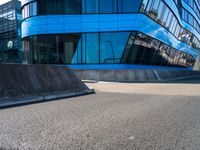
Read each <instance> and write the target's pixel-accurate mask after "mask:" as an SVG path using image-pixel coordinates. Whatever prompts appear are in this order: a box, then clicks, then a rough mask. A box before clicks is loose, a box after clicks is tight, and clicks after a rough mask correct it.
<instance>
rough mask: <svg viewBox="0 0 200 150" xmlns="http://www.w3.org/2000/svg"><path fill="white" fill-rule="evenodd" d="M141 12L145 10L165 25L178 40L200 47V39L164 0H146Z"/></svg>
mask: <svg viewBox="0 0 200 150" xmlns="http://www.w3.org/2000/svg"><path fill="white" fill-rule="evenodd" d="M141 12H144V13H145V14H146V15H148V16H149V17H151V18H152V19H153V20H155V21H156V22H158V23H159V24H160V25H162V26H163V27H165V28H166V29H167V30H168V31H170V32H171V33H172V34H173V35H174V36H175V37H176V38H177V39H178V40H180V41H182V42H185V43H187V44H188V45H190V46H192V47H194V48H197V49H200V41H199V39H198V38H197V37H196V36H194V34H192V33H191V32H189V31H187V30H185V29H184V28H183V27H182V26H181V25H180V23H179V21H178V19H177V18H176V16H175V15H174V13H173V12H172V10H171V9H170V8H169V7H168V6H167V5H166V4H165V3H164V2H163V1H162V0H156V1H154V0H149V1H147V0H144V1H143V4H142V7H141ZM191 22H192V21H191ZM193 23H194V22H193ZM196 25H197V24H196ZM198 27H199V25H198Z"/></svg>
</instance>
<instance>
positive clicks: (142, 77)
mask: <svg viewBox="0 0 200 150" xmlns="http://www.w3.org/2000/svg"><path fill="white" fill-rule="evenodd" d="M75 72H76V74H77V76H78V77H79V78H80V79H82V80H85V81H96V82H99V81H106V82H158V81H170V80H180V79H186V78H192V77H200V72H199V71H192V70H75Z"/></svg>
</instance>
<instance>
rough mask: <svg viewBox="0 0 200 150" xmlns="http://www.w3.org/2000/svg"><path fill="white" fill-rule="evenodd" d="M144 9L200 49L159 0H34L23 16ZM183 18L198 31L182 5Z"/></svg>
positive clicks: (177, 36) (25, 7) (27, 6)
mask: <svg viewBox="0 0 200 150" xmlns="http://www.w3.org/2000/svg"><path fill="white" fill-rule="evenodd" d="M139 9H140V12H143V13H145V14H147V15H148V16H149V17H151V18H152V19H154V20H155V21H156V22H158V23H159V24H160V25H162V26H163V27H165V28H166V29H167V30H168V31H170V32H171V33H172V34H173V35H174V36H175V37H176V38H177V39H178V40H180V41H182V42H185V43H187V44H188V45H190V46H192V47H194V48H197V49H200V41H199V39H198V38H197V37H196V36H194V35H193V34H192V33H191V32H189V31H187V30H185V29H184V28H183V27H181V25H180V23H179V22H178V19H177V18H176V17H175V15H174V14H173V12H172V11H171V10H170V8H169V7H168V6H167V5H166V4H165V3H164V2H163V1H162V0H156V1H155V0H137V1H133V0H73V1H72V0H59V1H56V0H37V1H33V2H31V3H29V4H27V5H25V6H23V8H22V16H23V18H27V17H31V16H36V15H49V14H54V15H55V14H99V13H101V14H104V13H107V14H108V13H134V12H139ZM181 10H182V12H181V13H182V18H183V20H185V21H186V22H188V23H189V24H190V25H191V26H193V27H194V28H195V29H196V30H197V32H200V25H199V24H198V22H197V21H196V19H195V18H194V17H193V16H192V15H191V14H190V13H189V12H188V11H186V10H185V9H183V8H182V9H181Z"/></svg>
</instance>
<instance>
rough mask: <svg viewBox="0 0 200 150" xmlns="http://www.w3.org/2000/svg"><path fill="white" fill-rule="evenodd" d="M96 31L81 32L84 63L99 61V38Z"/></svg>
mask: <svg viewBox="0 0 200 150" xmlns="http://www.w3.org/2000/svg"><path fill="white" fill-rule="evenodd" d="M98 37H99V36H98V33H90V34H83V36H82V51H83V53H82V60H83V63H85V64H92V63H93V64H95V63H96V64H97V63H99V38H98Z"/></svg>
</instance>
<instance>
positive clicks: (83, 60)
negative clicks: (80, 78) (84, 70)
mask: <svg viewBox="0 0 200 150" xmlns="http://www.w3.org/2000/svg"><path fill="white" fill-rule="evenodd" d="M199 12H200V6H199V3H197V2H196V0H137V1H133V0H73V1H72V0H59V1H56V0H25V1H24V2H22V14H23V15H22V16H23V18H24V19H23V21H22V38H23V50H24V63H31V64H67V65H74V66H75V65H77V66H81V65H95V66H98V64H99V65H100V64H103V65H110V64H115V65H119V66H120V65H122V64H123V65H126V64H127V65H128V66H130V65H147V66H168V67H184V68H193V67H194V64H195V62H196V61H197V57H198V55H199V49H200V16H199ZM111 66H112V65H111Z"/></svg>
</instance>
